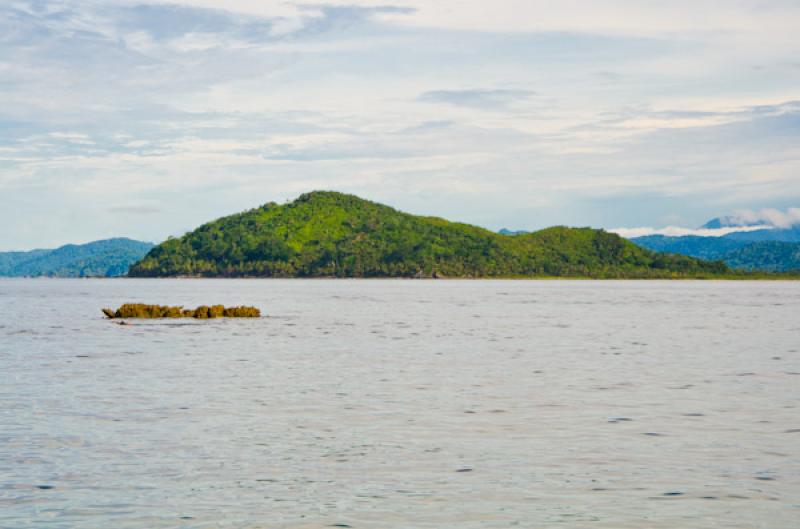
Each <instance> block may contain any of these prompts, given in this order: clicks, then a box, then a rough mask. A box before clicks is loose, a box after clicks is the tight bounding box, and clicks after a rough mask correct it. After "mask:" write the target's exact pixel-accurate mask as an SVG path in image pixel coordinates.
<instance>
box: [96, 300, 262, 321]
mask: <svg viewBox="0 0 800 529" xmlns="http://www.w3.org/2000/svg"><path fill="white" fill-rule="evenodd" d="M102 311H103V314H105V315H106V317H108V318H109V319H119V318H195V319H198V320H205V319H210V318H259V317H261V311H260V310H258V309H257V308H255V307H225V306H223V305H211V306H207V305H201V306H199V307H197V308H196V309H184V308H183V307H169V306H165V305H145V304H144V303H125V304H124V305H122V306H121V307H120V308H118V309H117V310H112V309H102Z"/></svg>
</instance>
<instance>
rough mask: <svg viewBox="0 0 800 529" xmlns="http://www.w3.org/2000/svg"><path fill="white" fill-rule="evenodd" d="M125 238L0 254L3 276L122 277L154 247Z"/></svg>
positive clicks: (0, 269)
mask: <svg viewBox="0 0 800 529" xmlns="http://www.w3.org/2000/svg"><path fill="white" fill-rule="evenodd" d="M153 246H154V245H153V244H152V243H149V242H141V241H135V240H132V239H127V238H124V237H120V238H114V239H105V240H101V241H94V242H90V243H86V244H67V245H64V246H61V247H59V248H56V249H53V250H32V251H29V252H0V276H5V277H41V276H45V277H118V276H124V275H126V274H127V272H128V268H129V267H130V265H131V264H133V263H135V262H136V261H138V260H139V259H141V258H142V257H144V255H145V254H146V253H147V252H148V251H150V249H151V248H153Z"/></svg>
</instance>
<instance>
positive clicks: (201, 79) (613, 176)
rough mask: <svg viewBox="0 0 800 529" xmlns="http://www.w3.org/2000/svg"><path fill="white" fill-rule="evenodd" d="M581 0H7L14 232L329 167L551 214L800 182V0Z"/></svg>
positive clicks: (302, 184) (414, 191) (6, 234)
mask: <svg viewBox="0 0 800 529" xmlns="http://www.w3.org/2000/svg"><path fill="white" fill-rule="evenodd" d="M387 4H388V5H387ZM557 4H558V5H554V3H553V2H544V1H543V0H498V2H492V3H487V2H484V1H478V0H468V1H461V0H458V1H457V0H441V1H436V2H434V1H431V0H389V1H388V2H387V1H385V0H348V1H347V2H338V1H337V2H328V1H315V0H311V2H308V3H306V2H286V1H284V0H263V1H252V0H227V1H224V2H223V1H222V0H169V1H164V0H152V1H151V0H14V1H13V2H6V3H0V79H2V81H0V100H2V101H3V105H0V212H2V213H0V221H2V222H0V244H2V245H6V246H13V247H24V246H35V245H37V244H38V245H44V244H45V243H46V244H47V245H54V244H57V243H62V242H70V240H88V239H91V238H92V237H94V234H99V235H103V236H105V235H108V234H109V233H102V234H100V233H99V232H100V231H102V230H111V231H113V230H112V228H125V227H126V226H129V225H130V224H125V223H123V222H122V220H120V219H118V218H117V217H121V214H122V213H124V212H125V211H126V210H125V209H124V208H130V207H132V208H136V207H147V206H148V205H152V204H156V205H160V204H165V203H169V204H170V207H169V208H167V209H166V210H165V211H163V212H162V213H161V214H159V215H143V216H142V218H143V219H145V217H147V219H146V220H143V221H142V223H141V225H139V224H137V225H136V227H135V229H136V230H139V231H138V232H137V233H134V234H132V235H137V234H138V235H137V236H138V237H140V238H146V239H150V240H158V239H162V238H163V237H164V236H165V235H167V234H169V233H176V232H180V231H181V230H182V229H189V228H191V227H192V226H193V225H194V224H195V223H200V222H203V221H204V220H208V219H209V218H212V217H213V216H214V215H221V214H225V213H230V212H233V211H237V210H239V209H245V208H248V207H252V206H253V205H255V204H258V203H262V202H267V201H269V200H273V199H278V200H281V199H284V198H291V197H293V196H295V195H296V194H299V193H301V192H303V191H307V190H309V189H312V188H315V187H324V188H334V189H342V190H347V191H349V192H353V193H357V194H362V195H364V196H367V197H369V198H373V199H375V200H381V201H385V202H388V203H391V204H393V205H396V206H397V207H400V208H404V209H411V210H413V211H416V212H420V213H434V214H439V215H443V216H450V217H453V218H457V219H459V220H464V221H468V222H476V223H481V224H483V225H487V226H491V225H495V226H497V227H500V226H512V227H514V226H516V227H524V228H528V229H531V228H533V227H535V226H538V227H544V226H546V225H549V224H575V225H586V224H592V225H595V226H647V225H653V223H654V222H655V221H654V220H653V218H654V217H655V218H665V217H666V216H667V215H669V214H675V215H676V217H677V218H680V219H686V221H685V222H684V220H681V221H680V222H679V221H677V220H675V221H671V222H669V223H670V224H679V225H680V224H684V223H688V222H690V221H691V222H693V223H694V222H696V224H697V225H699V224H700V223H701V222H702V221H704V220H706V219H707V218H708V217H710V216H712V215H711V214H709V211H710V210H714V211H735V210H738V209H752V210H759V209H761V208H764V207H772V208H777V209H779V211H782V212H784V214H786V213H785V211H786V210H785V208H787V207H788V206H793V205H795V204H797V203H798V201H800V179H798V174H800V147H798V145H799V144H798V141H797V140H798V130H800V128H799V127H800V104H798V102H797V97H798V93H797V80H798V78H797V75H798V70H797V68H796V63H797V59H796V57H797V56H798V54H800V49H798V43H797V41H796V38H795V28H796V27H797V26H798V23H800V17H798V9H797V8H798V7H800V6H797V3H796V2H784V1H770V2H768V3H766V4H765V3H763V2H758V1H756V0H735V1H731V0H724V1H723V0H694V1H693V2H692V3H691V4H690V3H689V1H688V0H675V2H674V3H673V2H670V3H657V2H631V1H627V0H611V1H609V2H603V3H602V5H601V3H598V2H590V1H586V2H578V1H575V0H564V2H559V3H557ZM756 66H757V67H759V68H760V69H759V70H757V71H756V70H754V69H753V68H754V67H756ZM534 89H535V93H534V92H533V91H532V90H534ZM197 204H203V207H202V208H199V207H197ZM113 207H117V208H123V209H119V210H116V211H110V209H113ZM130 211H135V210H130ZM656 211H657V213H655V212H656ZM76 212H80V213H82V214H85V215H88V216H92V217H93V219H94V220H93V221H92V222H88V221H87V222H82V221H79V220H76V217H79V216H78V215H76ZM771 222H776V223H777V222H781V221H780V219H778V220H773V221H771ZM115 223H118V224H115ZM665 223H667V222H665ZM34 227H35V229H34ZM101 229H102V230H101ZM37 234H38V235H37ZM56 235H57V236H58V237H63V238H64V240H60V241H58V240H57V241H54V240H49V239H48V240H45V238H47V237H49V238H52V237H56ZM37 240H39V242H37Z"/></svg>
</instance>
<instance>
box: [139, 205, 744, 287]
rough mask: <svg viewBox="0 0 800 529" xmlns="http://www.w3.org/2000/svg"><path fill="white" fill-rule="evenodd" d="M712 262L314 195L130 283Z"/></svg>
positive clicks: (570, 271) (699, 266)
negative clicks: (160, 279) (188, 278)
mask: <svg viewBox="0 0 800 529" xmlns="http://www.w3.org/2000/svg"><path fill="white" fill-rule="evenodd" d="M728 272H729V270H728V268H727V267H726V266H725V265H724V264H723V263H720V262H712V263H709V262H704V261H699V260H697V259H692V258H689V257H684V256H676V255H664V254H656V253H654V252H652V251H649V250H646V249H643V248H640V247H639V246H636V245H635V244H632V243H630V242H628V241H626V240H625V239H623V238H621V237H619V236H617V235H615V234H611V233H607V232H604V231H602V230H593V229H589V228H565V227H555V228H549V229H546V230H542V231H538V232H535V233H522V234H516V235H513V236H511V235H502V234H498V233H494V232H491V231H488V230H485V229H482V228H478V227H475V226H470V225H467V224H459V223H453V222H448V221H446V220H443V219H439V218H435V217H419V216H414V215H409V214H406V213H402V212H399V211H396V210H394V209H392V208H390V207H387V206H383V205H380V204H376V203H373V202H369V201H366V200H362V199H360V198H358V197H355V196H352V195H345V194H341V193H334V192H325V191H316V192H313V193H307V194H305V195H303V196H301V197H300V198H298V199H297V200H295V201H294V202H292V203H290V204H286V205H282V206H281V205H277V204H274V203H270V204H266V205H264V206H262V207H260V208H257V209H253V210H250V211H246V212H244V213H240V214H237V215H232V216H229V217H224V218H221V219H218V220H216V221H213V222H210V223H208V224H205V225H203V226H200V227H199V228H198V229H196V230H195V231H193V232H191V233H188V234H186V235H184V236H183V237H181V238H178V239H170V240H168V241H166V242H164V243H163V244H161V245H159V246H157V247H155V248H153V249H152V250H151V251H150V252H149V253H148V254H147V256H146V257H145V258H144V259H142V260H141V261H140V262H138V263H136V264H135V265H133V266H132V267H131V269H130V272H129V275H130V276H133V277H158V276H203V277H421V276H422V277H546V276H559V277H587V278H680V277H718V276H719V275H720V274H725V273H728Z"/></svg>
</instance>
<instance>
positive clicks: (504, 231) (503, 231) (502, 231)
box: [497, 228, 530, 235]
mask: <svg viewBox="0 0 800 529" xmlns="http://www.w3.org/2000/svg"><path fill="white" fill-rule="evenodd" d="M497 233H499V234H500V235H522V234H523V233H530V232H527V231H524V230H516V231H513V230H509V229H507V228H500V230H499V231H498V232H497Z"/></svg>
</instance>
